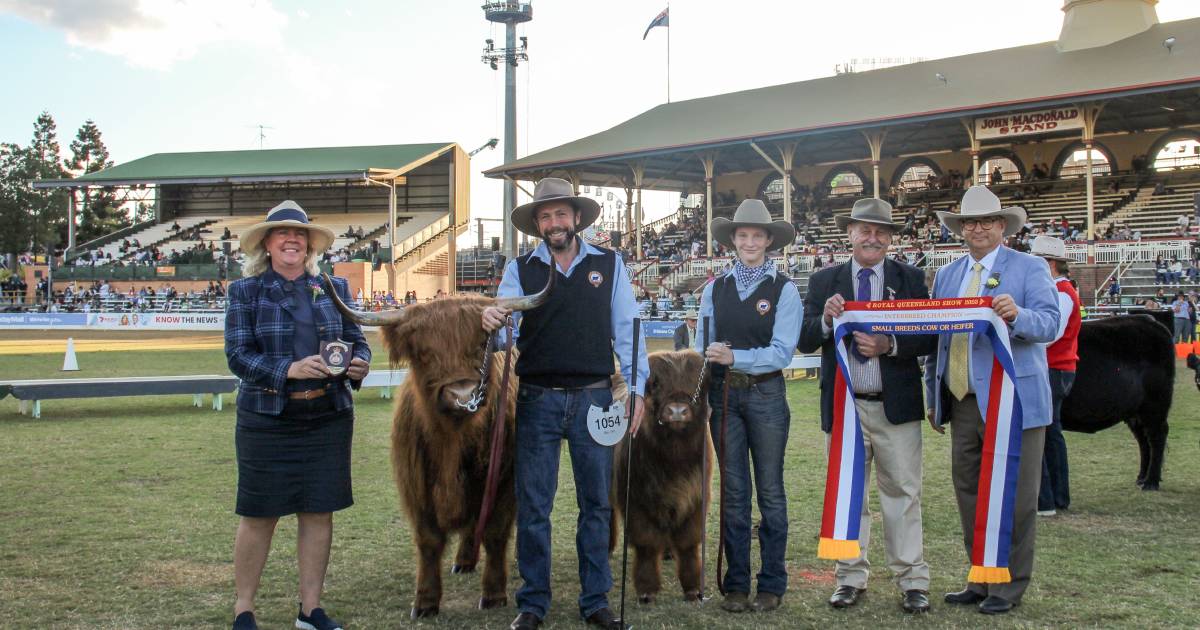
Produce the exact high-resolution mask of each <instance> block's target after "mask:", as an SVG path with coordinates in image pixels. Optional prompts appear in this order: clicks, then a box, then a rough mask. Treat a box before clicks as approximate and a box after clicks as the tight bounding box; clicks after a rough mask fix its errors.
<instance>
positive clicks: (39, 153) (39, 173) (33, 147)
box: [24, 112, 70, 252]
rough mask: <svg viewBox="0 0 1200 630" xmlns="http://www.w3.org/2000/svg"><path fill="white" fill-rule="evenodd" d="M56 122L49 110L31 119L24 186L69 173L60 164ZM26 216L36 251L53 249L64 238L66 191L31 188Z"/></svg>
mask: <svg viewBox="0 0 1200 630" xmlns="http://www.w3.org/2000/svg"><path fill="white" fill-rule="evenodd" d="M61 152H62V151H61V149H60V147H59V145H58V132H57V126H56V125H55V124H54V117H53V116H51V115H50V112H42V113H41V114H40V115H39V116H38V117H37V120H36V121H34V123H33V139H32V140H31V141H30V143H29V146H28V147H27V148H26V149H25V151H24V154H25V161H26V163H27V164H26V169H27V170H26V171H25V173H24V174H25V175H26V176H27V177H28V178H29V179H27V180H26V186H29V184H30V183H32V181H33V180H39V179H62V178H64V177H69V176H70V174H69V173H67V171H66V169H64V168H63V167H62V161H61V160H62V158H61ZM28 212H29V216H30V218H31V220H32V224H33V225H32V230H33V234H32V237H33V243H32V249H33V250H34V251H35V252H36V251H46V252H51V251H53V248H54V245H55V244H57V243H61V242H64V241H65V240H66V239H65V237H66V228H67V222H66V217H67V193H66V191H64V190H62V189H52V190H44V189H43V190H31V191H30V195H29V206H28Z"/></svg>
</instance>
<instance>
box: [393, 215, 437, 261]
mask: <svg viewBox="0 0 1200 630" xmlns="http://www.w3.org/2000/svg"><path fill="white" fill-rule="evenodd" d="M448 227H450V215H446V216H444V217H442V218H440V219H438V220H437V221H434V222H433V223H430V224H429V225H427V226H425V227H423V228H421V231H419V232H417V233H416V234H413V235H412V236H410V237H408V238H406V239H404V240H403V241H400V242H399V243H397V244H396V251H394V252H392V260H400V257H402V256H404V255H406V254H408V253H409V252H411V251H412V250H414V249H416V248H417V247H419V246H420V245H421V244H423V243H424V242H425V241H428V240H429V239H431V238H433V237H434V236H436V235H437V234H438V233H439V232H442V231H443V230H445V229H446V228H448Z"/></svg>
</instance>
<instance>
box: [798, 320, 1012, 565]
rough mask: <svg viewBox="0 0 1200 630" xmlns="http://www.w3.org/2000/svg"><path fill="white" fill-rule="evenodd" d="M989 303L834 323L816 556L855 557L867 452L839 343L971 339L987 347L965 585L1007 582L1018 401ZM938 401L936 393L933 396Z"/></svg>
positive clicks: (1006, 348) (1000, 324)
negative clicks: (884, 338)
mask: <svg viewBox="0 0 1200 630" xmlns="http://www.w3.org/2000/svg"><path fill="white" fill-rule="evenodd" d="M991 305H992V298H991V297H977V298H952V299H945V300H889V301H879V302H847V303H846V310H845V312H844V313H843V314H842V316H841V317H838V318H836V319H834V321H833V339H834V348H835V349H836V353H837V374H836V375H835V378H834V394H833V431H832V433H831V434H830V439H829V468H828V470H827V471H826V477H825V508H824V511H823V512H822V515H821V539H820V543H819V544H818V546H817V557H819V558H824V559H827V560H850V559H854V558H857V557H859V555H860V549H859V544H858V539H859V520H860V515H861V514H862V508H863V497H864V496H865V494H866V479H865V478H864V472H865V466H864V464H865V460H866V453H865V450H864V447H863V434H862V427H861V424H860V421H859V418H858V411H857V409H856V407H855V405H854V390H853V387H852V386H851V384H850V372H849V368H848V362H849V360H850V359H849V357H848V353H847V349H846V344H845V343H842V339H843V338H844V337H845V336H846V335H849V334H850V333H853V332H855V331H858V332H864V333H868V334H882V335H897V336H898V335H931V334H958V333H975V334H983V335H986V336H987V338H988V339H989V340H991V342H992V353H993V355H994V356H995V359H994V360H993V362H992V371H991V377H990V378H989V379H988V383H989V390H988V407H987V410H986V413H985V414H983V419H984V423H985V426H986V429H985V431H984V442H983V458H982V461H981V462H980V470H979V492H978V500H977V502H976V509H975V535H974V544H973V547H972V549H971V572H970V574H969V576H968V577H967V580H968V581H970V582H978V583H1000V582H1011V581H1012V578H1011V576H1010V574H1009V571H1008V552H1009V547H1010V545H1011V543H1012V527H1013V507H1014V504H1015V502H1016V495H1017V467H1018V464H1019V463H1020V457H1021V430H1022V424H1021V402H1020V400H1018V398H1017V391H1016V382H1015V380H1014V379H1015V377H1016V375H1015V372H1014V371H1013V360H1012V348H1011V346H1010V344H1009V338H1008V326H1007V325H1006V324H1005V322H1004V320H1003V319H1001V318H1000V316H998V315H996V314H995V312H994V311H992V308H991ZM935 395H940V393H935Z"/></svg>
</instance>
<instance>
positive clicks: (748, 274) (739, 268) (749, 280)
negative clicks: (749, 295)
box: [733, 259, 771, 288]
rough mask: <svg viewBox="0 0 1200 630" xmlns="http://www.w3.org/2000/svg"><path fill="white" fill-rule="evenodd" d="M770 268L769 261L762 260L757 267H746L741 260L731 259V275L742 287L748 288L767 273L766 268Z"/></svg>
mask: <svg viewBox="0 0 1200 630" xmlns="http://www.w3.org/2000/svg"><path fill="white" fill-rule="evenodd" d="M770 268H771V261H769V260H764V261H763V264H761V265H759V266H757V267H747V266H746V265H743V264H742V261H741V260H740V259H739V260H734V261H733V275H734V277H735V278H737V281H738V282H739V283H741V285H742V286H743V287H746V288H750V287H752V286H754V283H756V282H758V281H759V280H762V277H763V276H765V275H767V270H768V269H770Z"/></svg>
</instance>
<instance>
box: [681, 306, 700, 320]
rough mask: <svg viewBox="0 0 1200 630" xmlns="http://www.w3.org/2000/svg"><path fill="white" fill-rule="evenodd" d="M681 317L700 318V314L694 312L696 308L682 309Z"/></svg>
mask: <svg viewBox="0 0 1200 630" xmlns="http://www.w3.org/2000/svg"><path fill="white" fill-rule="evenodd" d="M683 318H684V319H700V314H699V313H697V312H696V309H694V308H689V309H688V310H686V311H684V313H683Z"/></svg>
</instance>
